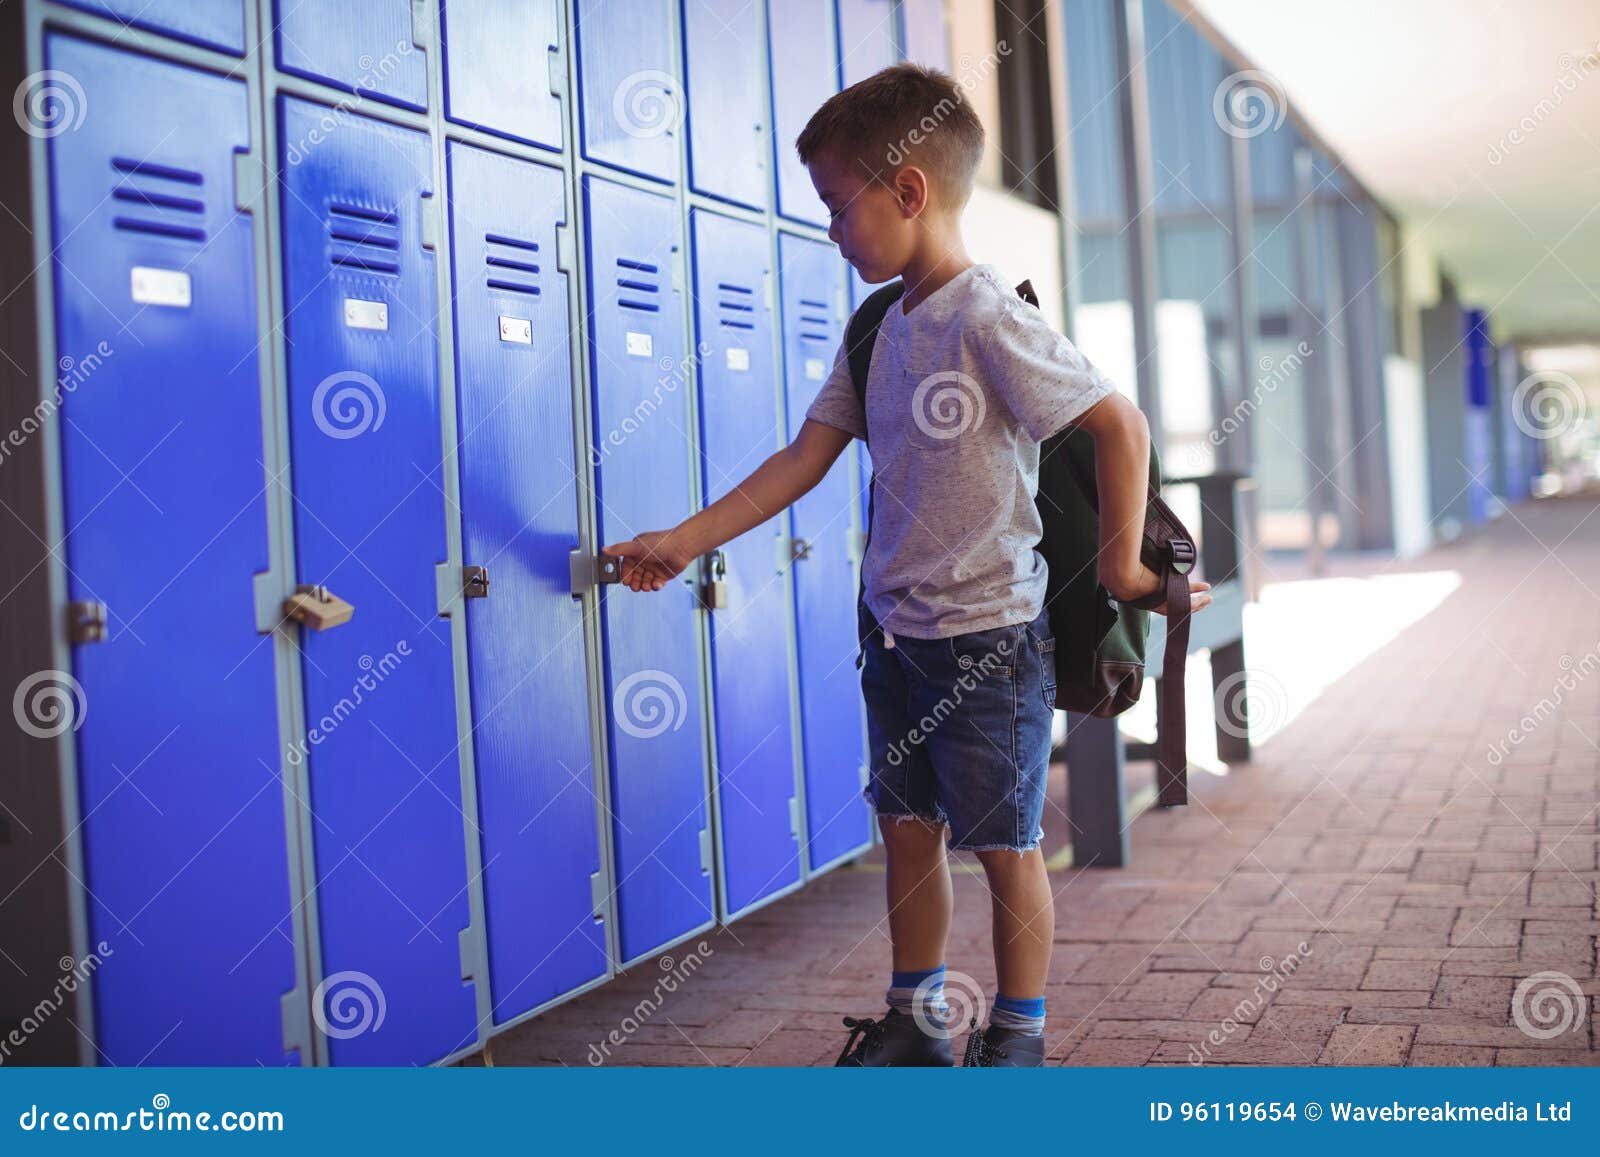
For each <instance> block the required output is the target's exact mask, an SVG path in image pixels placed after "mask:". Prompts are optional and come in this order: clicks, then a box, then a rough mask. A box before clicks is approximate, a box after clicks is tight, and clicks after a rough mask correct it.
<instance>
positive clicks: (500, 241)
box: [483, 233, 539, 297]
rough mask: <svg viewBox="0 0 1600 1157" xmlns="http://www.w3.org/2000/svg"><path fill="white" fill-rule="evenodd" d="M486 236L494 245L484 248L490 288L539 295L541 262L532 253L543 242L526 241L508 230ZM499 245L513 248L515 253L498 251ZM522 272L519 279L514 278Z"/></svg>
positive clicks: (490, 243) (485, 239)
mask: <svg viewBox="0 0 1600 1157" xmlns="http://www.w3.org/2000/svg"><path fill="white" fill-rule="evenodd" d="M483 239H484V241H485V242H487V243H488V244H489V246H490V248H488V249H486V250H485V251H484V257H483V263H484V265H485V267H486V268H487V270H488V274H489V276H488V280H487V284H488V286H489V288H490V289H500V290H504V291H505V292H507V293H522V294H526V295H527V296H529V297H538V296H539V286H538V284H537V282H538V277H539V263H538V262H537V261H535V260H533V259H532V257H531V256H529V255H530V254H537V253H538V252H539V243H538V242H537V241H525V240H523V239H522V238H520V237H508V236H506V235H505V234H504V233H485V234H484V235H483ZM496 245H498V246H501V247H502V248H505V249H509V250H511V251H512V254H514V255H510V256H508V255H507V254H505V253H500V252H497V251H496V250H495V249H494V248H493V246H496ZM518 275H522V276H521V277H520V278H519V279H518V280H512V278H516V277H518Z"/></svg>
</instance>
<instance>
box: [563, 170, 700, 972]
mask: <svg viewBox="0 0 1600 1157" xmlns="http://www.w3.org/2000/svg"><path fill="white" fill-rule="evenodd" d="M583 197H584V204H583V208H584V218H585V224H586V226H587V228H586V232H587V248H588V260H589V311H590V314H591V317H592V319H593V321H592V325H591V329H590V334H589V341H590V349H589V354H590V363H591V365H592V368H593V375H594V381H593V387H594V422H595V429H594V450H593V455H594V461H595V486H596V505H597V510H598V519H599V532H600V541H601V542H602V543H612V542H622V541H625V540H627V539H628V538H631V537H632V536H633V535H634V534H636V533H638V532H639V531H643V530H664V529H666V528H668V527H672V526H675V525H676V524H677V523H679V522H681V521H682V520H683V519H684V518H686V517H688V515H689V514H690V512H691V510H692V505H691V501H692V500H691V491H690V475H689V469H690V461H691V460H690V457H689V455H690V452H691V442H690V438H689V434H688V430H689V424H688V414H689V408H688V399H687V398H686V397H685V396H684V392H685V388H686V384H687V381H688V367H687V365H686V364H685V358H684V349H683V300H682V298H683V294H682V287H681V284H679V283H678V282H677V281H676V277H677V270H678V269H679V268H680V266H679V264H678V263H679V260H680V251H679V250H680V238H681V236H682V229H681V226H680V225H679V220H680V218H679V216H678V208H677V204H676V202H674V201H673V200H672V199H671V198H668V197H662V196H657V195H656V194H653V193H645V192H641V191H640V190H637V189H630V188H626V187H624V186H621V185H616V184H613V183H611V182H609V181H604V180H600V179H598V178H596V177H592V176H591V177H585V178H584V181H583ZM697 606H698V601H697V598H696V594H695V589H694V576H693V575H692V574H685V575H684V576H682V580H681V581H679V582H675V583H672V584H670V585H668V586H667V587H666V588H665V589H663V590H659V591H651V592H648V593H645V592H640V593H637V594H636V593H634V592H633V591H630V590H627V589H625V588H621V587H612V588H611V589H610V590H607V591H606V592H605V596H604V598H603V600H602V610H603V614H602V617H601V631H602V636H603V640H604V646H605V652H606V680H605V686H606V704H605V708H606V724H607V730H608V732H609V744H610V756H611V807H612V813H613V816H612V837H611V838H612V847H613V849H614V851H615V865H614V872H615V880H616V891H617V921H618V935H619V938H620V941H621V945H622V958H623V960H622V962H623V963H626V962H628V961H632V960H634V959H637V958H638V957H641V956H644V955H646V954H647V953H649V952H650V951H651V950H652V949H655V948H659V947H661V946H662V945H665V944H668V943H670V942H672V941H674V940H676V939H678V938H679V937H681V936H684V935H686V934H688V933H690V932H693V931H695V930H696V929H698V928H701V927H705V926H706V925H708V924H709V923H710V921H711V919H712V895H711V830H710V826H709V823H710V821H709V816H708V814H707V809H706V796H707V780H706V762H705V745H704V735H703V733H702V731H703V729H702V723H701V719H702V714H701V691H700V666H699V663H698V662H697V661H696V655H697V654H698V651H699V626H698V623H697V621H696V617H695V616H696V609H697Z"/></svg>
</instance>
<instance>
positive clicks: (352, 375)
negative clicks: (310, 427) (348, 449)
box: [311, 370, 388, 441]
mask: <svg viewBox="0 0 1600 1157" xmlns="http://www.w3.org/2000/svg"><path fill="white" fill-rule="evenodd" d="M311 411H312V413H311V416H312V420H313V421H315V422H316V424H317V429H319V430H321V431H322V432H323V433H324V434H326V435H328V437H330V438H338V439H340V440H341V441H344V440H347V439H350V438H359V437H360V436H361V435H362V434H365V433H366V432H367V431H368V430H378V429H381V428H382V427H383V418H384V415H385V414H386V413H387V412H388V403H387V401H386V400H385V398H384V396H383V387H381V386H380V385H378V383H377V382H375V381H374V380H373V379H372V378H371V377H370V376H369V375H367V374H364V373H362V372H361V371H360V370H340V371H339V372H338V373H334V374H329V375H328V376H327V377H325V378H323V379H322V381H320V382H319V383H317V388H316V391H315V392H314V393H313V394H312V395H311Z"/></svg>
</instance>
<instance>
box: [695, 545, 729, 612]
mask: <svg viewBox="0 0 1600 1157" xmlns="http://www.w3.org/2000/svg"><path fill="white" fill-rule="evenodd" d="M705 566H706V576H705V578H704V579H703V580H702V581H701V583H700V605H701V606H703V607H705V609H706V610H708V611H721V610H726V609H727V606H728V557H727V555H725V554H723V553H722V552H721V551H720V550H714V551H712V552H711V553H710V554H709V555H707V556H706V559H705Z"/></svg>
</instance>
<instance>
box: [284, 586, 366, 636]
mask: <svg viewBox="0 0 1600 1157" xmlns="http://www.w3.org/2000/svg"><path fill="white" fill-rule="evenodd" d="M355 613H356V609H355V608H354V607H353V606H351V605H350V604H349V603H347V602H345V601H344V600H343V599H341V598H340V597H339V596H338V595H336V594H333V593H332V592H330V591H329V590H328V588H327V587H325V586H320V585H316V584H312V583H302V584H301V585H299V586H297V587H295V588H294V594H292V595H290V596H289V597H288V598H286V599H284V600H283V617H284V618H286V619H293V620H294V621H295V622H297V623H299V624H300V625H301V626H302V627H309V628H310V629H311V630H313V631H326V630H327V629H328V628H329V627H337V626H339V625H340V624H341V623H348V622H349V621H350V616H352V615H354V614H355Z"/></svg>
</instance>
